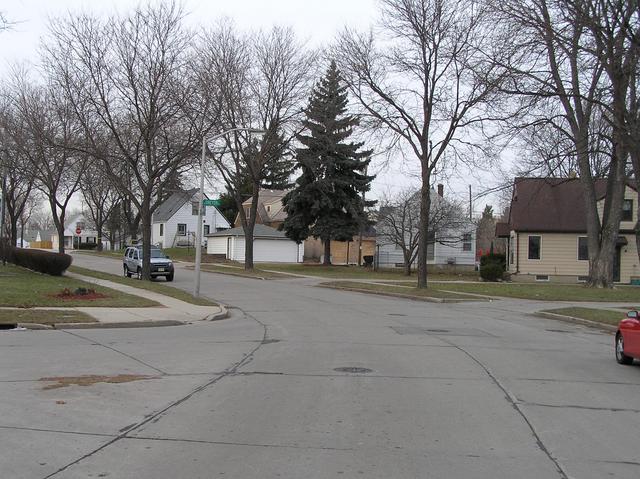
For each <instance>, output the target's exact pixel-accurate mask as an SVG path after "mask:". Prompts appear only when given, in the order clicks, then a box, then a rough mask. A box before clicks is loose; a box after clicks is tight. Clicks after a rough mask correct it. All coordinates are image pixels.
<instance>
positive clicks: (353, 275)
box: [259, 263, 478, 283]
mask: <svg viewBox="0 0 640 479" xmlns="http://www.w3.org/2000/svg"><path fill="white" fill-rule="evenodd" d="M259 266H260V269H263V270H265V269H268V270H274V271H280V272H282V273H294V274H302V275H307V276H320V277H324V278H335V279H380V280H385V279H391V280H401V281H407V282H409V283H411V282H414V281H416V280H412V279H411V278H415V273H413V276H411V277H407V276H405V275H404V274H403V272H402V269H400V268H398V269H391V268H384V269H380V270H378V271H373V270H372V269H369V268H363V267H361V266H336V265H332V266H323V265H321V264H318V265H316V264H309V263H303V264H299V263H298V264H287V263H285V264H283V263H260V264H259ZM429 277H430V278H434V281H435V278H437V279H439V280H441V281H445V280H446V281H449V280H467V281H473V280H477V279H478V273H476V272H473V271H471V272H463V273H459V274H453V273H440V272H430V276H429Z"/></svg>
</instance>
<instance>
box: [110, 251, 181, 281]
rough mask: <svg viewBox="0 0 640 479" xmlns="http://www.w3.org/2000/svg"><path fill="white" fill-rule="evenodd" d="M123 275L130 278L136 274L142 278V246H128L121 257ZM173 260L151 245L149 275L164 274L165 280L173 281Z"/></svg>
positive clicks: (153, 276) (154, 276)
mask: <svg viewBox="0 0 640 479" xmlns="http://www.w3.org/2000/svg"><path fill="white" fill-rule="evenodd" d="M122 266H123V269H124V275H125V276H126V277H127V278H131V276H132V275H136V276H137V277H138V279H140V278H142V246H129V247H128V248H127V249H126V250H125V252H124V258H123V259H122ZM173 274H174V269H173V262H172V261H171V260H170V259H169V257H168V256H167V255H165V254H164V253H163V252H162V250H161V249H160V248H154V247H151V277H152V278H156V277H158V276H164V277H165V278H166V279H167V281H173Z"/></svg>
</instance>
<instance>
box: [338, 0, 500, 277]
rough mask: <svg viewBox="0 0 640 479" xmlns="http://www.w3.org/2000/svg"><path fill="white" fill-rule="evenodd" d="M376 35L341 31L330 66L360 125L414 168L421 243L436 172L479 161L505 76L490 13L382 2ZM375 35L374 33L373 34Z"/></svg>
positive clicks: (456, 2) (401, 0)
mask: <svg viewBox="0 0 640 479" xmlns="http://www.w3.org/2000/svg"><path fill="white" fill-rule="evenodd" d="M380 3H381V4H382V24H381V28H380V29H379V30H377V31H376V33H377V34H376V35H375V36H374V34H373V32H372V33H369V34H360V33H356V32H353V31H349V30H347V31H345V32H344V33H343V34H342V35H341V36H340V37H339V40H338V46H337V53H336V54H337V61H338V64H339V66H340V69H341V71H342V72H343V74H344V76H345V78H346V80H347V82H348V83H349V87H350V90H351V93H352V95H353V97H354V98H355V99H356V100H357V102H358V104H359V105H360V107H361V109H362V111H361V113H362V115H363V117H364V118H368V119H369V120H370V123H371V124H372V125H373V126H374V127H376V128H378V129H379V130H381V131H383V132H384V133H386V134H388V135H389V138H390V141H391V142H392V143H393V144H395V145H398V146H400V147H401V148H402V149H403V151H404V152H405V155H406V157H410V158H413V159H414V160H415V161H416V162H417V163H418V164H419V165H420V179H421V190H420V191H421V192H420V222H419V228H420V237H421V238H428V237H429V224H430V218H429V214H430V211H431V196H430V192H431V184H432V181H433V177H434V174H436V173H437V172H438V169H439V168H440V169H443V170H444V169H445V168H451V167H452V166H453V165H452V164H453V163H455V162H456V161H460V160H461V161H466V162H470V161H474V160H475V159H477V158H482V157H484V156H485V153H486V151H485V150H484V149H483V144H482V142H481V141H472V140H470V137H471V136H473V135H474V134H475V135H476V137H478V138H480V136H481V132H480V130H481V128H482V127H483V126H486V124H487V122H488V121H489V120H491V119H492V116H491V114H490V113H489V108H488V107H489V105H490V104H492V103H497V102H498V101H499V96H498V94H499V90H500V86H501V84H502V82H503V81H504V80H505V72H506V69H505V68H504V67H502V66H500V62H498V61H496V59H495V57H496V56H500V55H503V52H502V51H501V49H500V46H497V45H494V43H493V37H492V35H493V33H492V32H493V29H492V26H491V25H490V22H491V21H492V18H491V14H492V12H491V10H489V9H488V8H487V5H486V3H485V2H479V1H463V0H381V2H380ZM378 32H379V33H378ZM417 258H418V286H419V287H422V288H425V287H427V242H426V241H421V242H420V243H419V244H418V256H417Z"/></svg>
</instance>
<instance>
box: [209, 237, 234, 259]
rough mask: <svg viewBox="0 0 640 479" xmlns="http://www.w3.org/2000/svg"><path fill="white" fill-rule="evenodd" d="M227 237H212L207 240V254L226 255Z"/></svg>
mask: <svg viewBox="0 0 640 479" xmlns="http://www.w3.org/2000/svg"><path fill="white" fill-rule="evenodd" d="M227 238H229V237H228V236H212V237H209V238H207V254H224V255H226V254H227Z"/></svg>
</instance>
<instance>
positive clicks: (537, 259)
mask: <svg viewBox="0 0 640 479" xmlns="http://www.w3.org/2000/svg"><path fill="white" fill-rule="evenodd" d="M529 238H540V257H539V258H531V257H530V256H531V251H530V244H531V243H530V239H529ZM527 260H528V261H542V235H527Z"/></svg>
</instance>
